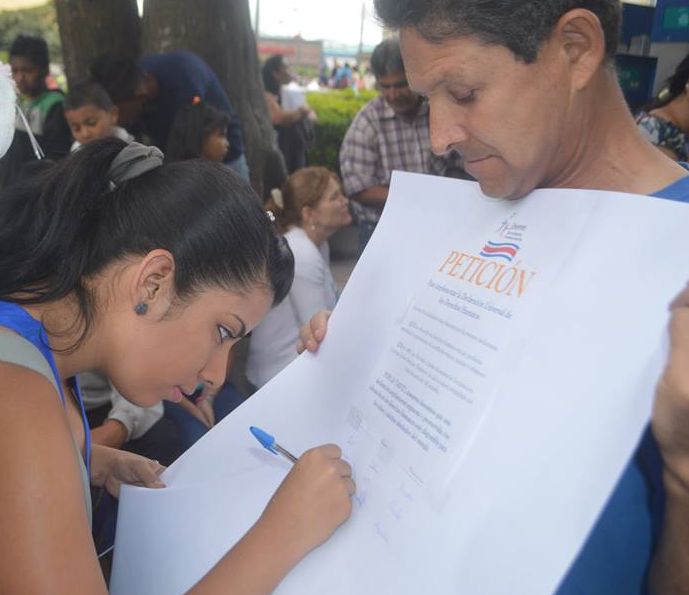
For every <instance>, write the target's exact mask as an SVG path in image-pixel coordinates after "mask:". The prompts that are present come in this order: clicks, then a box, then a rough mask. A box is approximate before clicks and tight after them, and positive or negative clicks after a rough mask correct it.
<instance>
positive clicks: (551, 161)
mask: <svg viewBox="0 0 689 595" xmlns="http://www.w3.org/2000/svg"><path fill="white" fill-rule="evenodd" d="M400 43H401V47H402V55H403V57H404V63H405V67H406V70H407V77H408V79H409V83H410V85H411V87H412V88H413V89H414V90H415V91H417V92H419V93H420V94H422V95H425V96H427V97H428V100H429V104H430V130H431V145H432V148H433V151H434V152H435V153H437V154H443V153H446V152H447V151H448V150H450V149H456V150H457V151H458V152H459V153H460V154H461V155H462V156H463V158H464V163H465V169H466V171H467V172H469V173H470V174H471V175H472V176H474V178H476V180H477V181H478V182H479V184H480V185H481V190H482V191H483V192H484V193H485V194H487V195H489V196H494V197H502V198H519V197H521V196H524V195H525V194H528V193H529V192H530V191H531V190H533V189H534V188H536V187H539V186H556V185H557V180H558V178H562V177H564V175H565V172H566V171H567V165H568V161H567V155H565V151H567V149H568V145H567V144H566V143H571V144H570V145H569V146H576V130H573V129H571V128H573V126H572V125H571V123H570V124H569V126H568V121H570V122H571V121H572V120H573V119H574V118H573V117H572V113H571V112H572V111H573V110H572V106H571V103H572V101H571V96H572V90H571V84H570V80H569V78H568V69H567V60H566V56H563V55H562V52H560V51H559V49H558V48H557V47H552V46H551V44H550V43H546V44H545V46H544V48H543V49H542V50H541V52H540V54H539V57H538V60H537V61H536V62H534V63H533V64H525V63H524V62H521V61H519V60H517V58H516V57H515V56H514V54H513V53H512V52H511V51H510V50H508V49H507V48H505V47H502V46H497V45H487V44H485V43H481V42H480V41H478V40H477V39H476V38H471V37H460V38H455V39H450V40H447V41H443V42H441V43H429V42H428V41H426V40H425V39H424V38H423V37H422V36H421V35H419V33H418V32H417V31H416V30H415V29H414V28H405V29H403V30H402V31H401V32H400Z"/></svg>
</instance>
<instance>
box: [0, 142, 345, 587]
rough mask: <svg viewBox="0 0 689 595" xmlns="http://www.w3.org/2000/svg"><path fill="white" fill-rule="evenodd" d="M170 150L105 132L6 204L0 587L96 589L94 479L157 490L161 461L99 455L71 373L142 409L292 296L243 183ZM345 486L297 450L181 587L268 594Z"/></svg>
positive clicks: (202, 376)
mask: <svg viewBox="0 0 689 595" xmlns="http://www.w3.org/2000/svg"><path fill="white" fill-rule="evenodd" d="M162 161H163V158H162V154H161V153H160V152H159V151H158V150H157V149H155V148H152V147H143V146H142V145H138V144H136V143H133V144H130V145H126V144H125V143H124V142H122V141H120V140H117V139H107V140H103V141H97V142H94V143H90V144H89V145H87V146H85V147H84V148H83V149H82V150H80V151H79V152H77V153H75V154H74V155H72V156H70V157H69V158H68V159H67V160H65V161H64V162H62V163H59V164H57V165H55V166H53V167H52V168H50V169H49V170H48V171H46V172H45V173H42V174H41V175H38V176H35V177H34V178H32V179H31V180H27V181H25V182H23V183H22V184H21V185H18V186H15V187H13V188H8V189H5V190H3V194H2V196H1V197H0V379H2V382H0V420H2V432H1V433H0V457H1V460H0V469H1V470H2V473H3V480H2V482H0V526H1V527H2V532H0V592H2V593H21V594H22V595H27V594H32V593H36V594H38V593H55V594H62V593H64V594H70V595H71V594H73V593H89V594H92V593H105V592H106V585H105V582H104V579H103V576H102V574H101V571H100V567H99V564H98V560H97V557H96V554H95V551H94V547H93V543H92V540H91V534H90V530H89V522H90V519H89V511H88V484H89V482H90V483H93V484H96V485H101V486H106V487H107V489H108V490H109V491H111V492H112V493H113V494H117V492H118V490H119V486H120V484H121V483H122V482H125V483H136V484H139V485H145V486H148V487H162V483H161V481H160V478H159V474H160V472H161V471H162V468H161V467H160V466H159V465H158V464H157V463H156V462H154V461H150V460H148V459H146V458H143V457H138V456H136V455H133V454H130V453H125V452H122V451H117V450H112V449H109V448H107V447H102V446H93V447H92V448H91V446H90V444H89V440H88V435H89V432H88V427H87V425H86V424H85V422H84V421H83V418H84V415H83V409H82V407H81V406H80V397H79V388H78V385H77V383H76V381H75V380H74V379H75V377H76V375H77V374H78V373H80V372H82V371H86V370H94V369H95V370H100V371H102V372H103V373H105V374H106V375H107V376H108V378H110V380H111V381H112V383H113V384H114V386H115V387H116V388H117V389H118V390H119V392H121V393H122V394H123V395H125V396H126V397H128V398H129V399H131V400H132V401H133V402H134V403H136V404H137V405H141V406H150V405H152V404H154V403H156V402H158V401H159V400H160V399H161V398H168V399H171V400H180V399H182V398H184V395H185V394H186V393H189V392H191V391H193V390H194V388H195V387H196V386H197V384H198V383H199V382H203V383H205V384H207V385H209V386H210V387H211V388H213V387H216V388H217V387H219V386H220V385H221V384H222V382H223V380H224V374H225V363H226V361H227V357H228V353H229V351H230V349H231V348H232V345H233V344H234V342H235V341H237V340H238V339H239V338H241V337H242V336H244V335H245V334H246V333H248V332H249V331H250V330H251V329H252V328H254V327H255V326H256V325H257V324H258V323H259V321H260V320H261V319H262V318H263V317H264V316H265V315H266V313H267V312H268V311H269V309H270V308H271V307H272V306H273V305H276V304H279V303H280V302H281V301H282V299H283V298H284V297H285V295H286V294H287V292H288V291H289V288H290V285H291V281H292V272H293V261H292V256H291V254H290V252H289V250H288V249H287V248H286V246H285V243H284V241H283V240H282V239H281V238H280V237H279V235H278V234H277V233H276V232H275V231H274V230H273V227H272V225H271V223H270V221H269V220H268V218H267V217H266V215H265V213H264V212H263V211H262V210H261V209H260V207H259V206H258V205H257V201H256V199H255V197H254V196H253V194H252V191H251V190H250V188H249V186H248V184H246V183H244V182H243V181H241V180H240V179H239V178H238V177H237V176H236V175H234V174H233V173H231V172H229V171H228V170H227V169H226V168H224V167H223V166H222V165H220V164H216V163H211V162H208V161H184V162H179V163H172V164H165V165H163V164H162ZM353 490H354V485H353V483H352V480H351V469H350V468H349V466H348V465H347V464H346V463H345V462H344V461H342V459H341V458H340V451H339V449H338V448H337V447H336V446H334V445H326V446H322V447H318V448H315V449H312V450H310V451H307V452H306V453H305V454H304V455H303V456H302V457H301V458H300V459H299V461H298V462H297V463H296V464H295V466H294V468H293V469H292V471H291V472H290V474H289V475H288V476H287V477H286V479H285V481H284V482H283V484H282V486H281V487H280V488H279V489H278V491H277V492H276V494H275V495H274V496H273V498H272V500H271V502H270V503H269V504H268V506H267V507H266V509H265V511H264V512H263V514H262V516H261V517H260V519H258V521H257V522H256V524H255V525H254V526H253V527H252V529H250V530H249V532H248V533H247V534H246V535H245V536H244V538H242V540H240V541H239V542H238V543H237V544H236V545H235V546H234V548H232V549H231V550H230V551H229V552H228V553H227V554H226V555H225V556H224V557H223V558H222V559H221V560H220V561H219V562H218V564H217V565H216V566H215V567H214V568H213V569H212V570H211V571H210V572H209V574H208V575H207V576H206V577H204V578H203V579H202V580H201V581H200V582H199V583H198V584H197V585H196V586H195V587H194V588H193V589H192V590H191V591H190V592H192V593H268V592H270V591H272V589H273V588H274V587H275V586H276V585H277V584H278V583H279V581H280V580H281V579H282V578H283V576H284V575H285V574H286V573H287V572H288V571H289V570H290V569H291V568H292V567H293V566H294V565H295V564H296V563H297V562H298V561H299V560H300V559H301V558H302V557H303V556H304V555H305V554H306V553H307V552H308V551H309V550H310V549H312V548H313V547H315V546H316V545H318V544H319V543H321V542H322V541H324V540H325V539H327V538H328V537H329V536H330V534H331V533H332V532H333V531H334V530H335V528H336V527H337V526H338V525H339V524H340V523H342V522H343V521H344V520H345V519H346V518H347V516H348V515H349V512H350V507H351V503H350V497H351V494H352V492H353ZM272 544H279V547H271V545H272ZM161 547H165V544H161Z"/></svg>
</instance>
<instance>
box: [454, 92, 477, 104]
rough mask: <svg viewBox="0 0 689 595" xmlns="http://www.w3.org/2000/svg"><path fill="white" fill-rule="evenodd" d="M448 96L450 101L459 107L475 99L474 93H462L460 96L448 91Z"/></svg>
mask: <svg viewBox="0 0 689 595" xmlns="http://www.w3.org/2000/svg"><path fill="white" fill-rule="evenodd" d="M450 95H451V96H452V100H453V101H454V102H455V103H458V104H460V105H467V104H468V103H471V102H473V101H474V100H475V99H476V92H475V91H470V92H469V93H463V94H461V95H460V94H457V93H452V92H451V91H450Z"/></svg>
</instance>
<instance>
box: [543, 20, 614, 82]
mask: <svg viewBox="0 0 689 595" xmlns="http://www.w3.org/2000/svg"><path fill="white" fill-rule="evenodd" d="M551 39H553V40H555V41H556V42H557V43H559V44H560V46H561V48H562V51H563V52H564V54H565V56H566V59H567V60H568V62H569V65H570V70H571V80H572V87H573V88H574V89H576V90H581V89H583V88H584V87H586V86H587V85H588V84H589V82H590V81H591V79H592V78H593V77H594V75H595V74H596V73H597V72H598V70H599V69H600V67H601V65H602V64H603V63H604V62H605V33H604V32H603V27H602V25H601V22H600V20H599V19H598V17H597V16H596V15H595V14H594V13H593V12H591V11H590V10H586V9H584V8H576V9H574V10H570V11H569V12H567V13H565V14H564V15H562V16H561V17H560V20H559V21H558V23H557V25H556V26H555V30H554V32H553V35H552V36H551Z"/></svg>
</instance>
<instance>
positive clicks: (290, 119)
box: [266, 91, 311, 126]
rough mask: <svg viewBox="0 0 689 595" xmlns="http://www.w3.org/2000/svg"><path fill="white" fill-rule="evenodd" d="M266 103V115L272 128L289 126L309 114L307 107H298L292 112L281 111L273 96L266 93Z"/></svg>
mask: <svg viewBox="0 0 689 595" xmlns="http://www.w3.org/2000/svg"><path fill="white" fill-rule="evenodd" d="M266 103H267V104H268V113H269V114H270V121H271V122H272V123H273V126H291V125H292V124H294V123H295V122H298V121H299V120H301V119H302V118H304V117H306V116H308V115H309V114H310V113H311V110H310V109H309V108H308V107H300V108H298V109H293V110H285V109H282V106H281V105H280V104H279V103H278V100H277V99H276V97H275V95H273V94H272V93H268V92H267V91H266Z"/></svg>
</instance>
